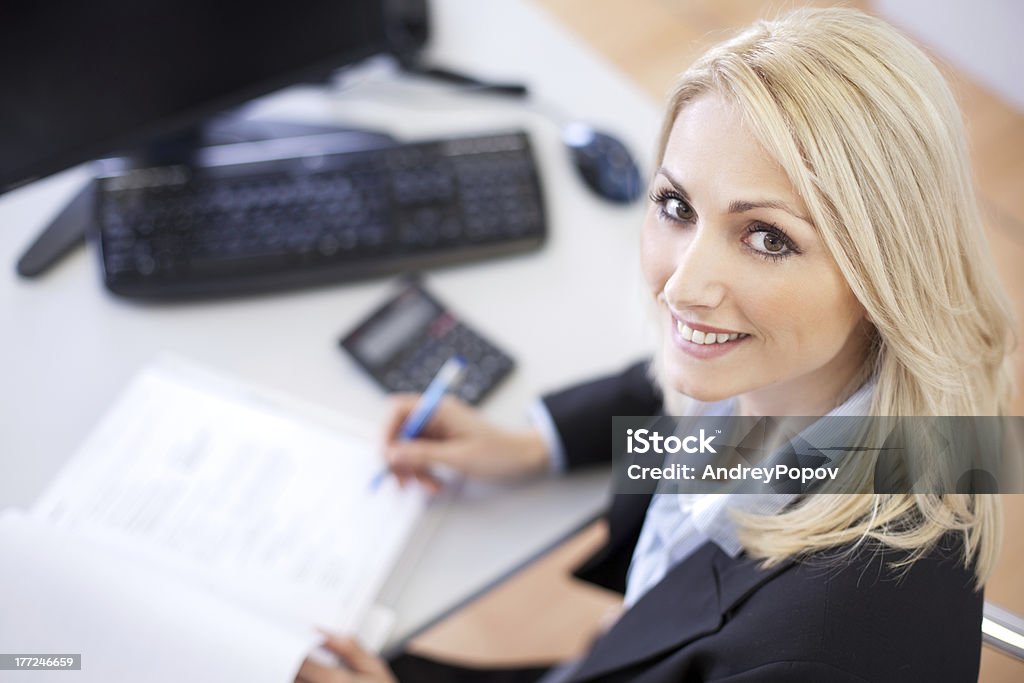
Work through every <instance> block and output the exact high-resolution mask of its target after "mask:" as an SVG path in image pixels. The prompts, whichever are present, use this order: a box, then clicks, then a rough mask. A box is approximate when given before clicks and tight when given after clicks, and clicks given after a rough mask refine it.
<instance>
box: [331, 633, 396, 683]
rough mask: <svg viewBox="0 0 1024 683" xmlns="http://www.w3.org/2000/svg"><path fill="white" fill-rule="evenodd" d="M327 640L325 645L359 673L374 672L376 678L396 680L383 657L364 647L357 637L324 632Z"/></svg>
mask: <svg viewBox="0 0 1024 683" xmlns="http://www.w3.org/2000/svg"><path fill="white" fill-rule="evenodd" d="M324 635H325V636H326V637H327V640H326V641H325V642H324V647H326V648H327V649H328V650H330V651H331V652H333V653H334V654H336V655H338V656H339V657H341V659H342V660H343V661H344V662H345V664H347V665H348V667H349V668H350V669H352V670H353V671H355V672H357V673H364V674H374V675H375V676H376V678H375V679H374V680H378V679H379V680H382V681H383V680H394V678H393V676H392V675H391V669H389V668H388V665H387V664H386V663H385V662H384V660H383V659H381V658H380V657H378V656H377V655H375V654H373V653H372V652H370V651H369V650H366V649H364V648H363V647H362V646H361V645H360V644H359V643H358V642H356V640H355V638H349V637H345V636H337V635H334V634H331V633H324Z"/></svg>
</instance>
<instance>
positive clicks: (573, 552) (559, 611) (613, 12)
mask: <svg viewBox="0 0 1024 683" xmlns="http://www.w3.org/2000/svg"><path fill="white" fill-rule="evenodd" d="M534 1H535V2H536V4H537V5H539V6H540V7H542V8H544V10H545V11H547V12H548V13H549V14H550V15H551V16H552V17H553V18H554V19H555V20H556V21H558V22H560V23H561V24H563V25H564V26H566V27H567V28H568V29H570V30H571V31H572V32H574V33H575V34H576V35H578V36H579V37H580V38H581V39H582V40H583V41H584V42H586V43H588V44H589V45H590V46H591V47H592V48H593V49H594V50H595V51H597V52H598V53H600V54H602V55H603V56H604V57H605V59H607V60H608V61H610V62H611V63H612V64H613V65H615V66H616V67H617V68H618V69H620V70H621V71H622V72H624V73H625V74H626V75H627V76H628V77H630V78H632V79H633V81H634V82H636V83H637V84H639V85H640V86H641V87H642V88H643V89H644V90H646V91H647V92H648V93H649V94H650V95H651V96H653V97H654V98H656V99H657V101H659V102H660V101H663V100H664V97H665V94H666V93H667V92H668V89H669V87H670V85H671V83H672V81H673V78H674V77H675V75H676V74H678V73H679V72H680V71H682V70H683V69H684V68H685V67H686V66H687V65H688V64H689V63H690V62H691V61H692V60H693V59H694V58H695V57H696V56H698V55H699V54H701V53H702V52H703V51H704V49H705V48H706V47H708V46H709V45H711V44H712V43H714V42H716V41H718V40H720V39H722V38H724V37H726V36H727V35H729V34H730V33H731V32H732V31H734V30H736V29H738V28H741V27H743V26H746V25H748V24H750V23H751V22H753V21H754V20H756V19H758V18H766V17H770V16H773V15H774V13H775V12H776V11H777V10H779V9H780V8H786V7H789V6H797V5H795V4H793V3H789V2H780V1H779V0H773V1H771V2H756V1H753V0H629V1H628V2H627V1H624V0H534ZM805 4H806V5H815V6H829V5H834V4H836V3H833V2H821V1H814V0H811V1H809V2H801V3H799V5H805ZM845 4H846V5H849V6H855V7H860V8H862V9H866V10H868V9H869V8H867V7H866V6H865V3H864V2H862V1H854V2H847V3H845ZM945 71H946V73H947V75H948V76H949V78H950V80H951V81H952V83H953V85H954V88H955V90H956V92H957V94H958V96H959V99H960V102H961V106H962V108H963V111H964V115H965V117H966V120H967V125H968V131H969V135H970V142H971V147H972V154H973V161H974V166H975V173H976V177H977V182H978V187H979V193H980V195H981V198H982V203H983V206H984V209H985V213H986V218H987V221H988V226H989V233H988V234H989V240H990V243H991V246H992V250H993V253H994V254H995V256H996V262H997V263H996V266H997V270H998V272H999V274H1000V276H1001V277H1002V279H1003V282H1004V284H1005V286H1006V287H1007V289H1008V291H1009V292H1010V295H1011V297H1012V298H1013V303H1014V307H1015V310H1016V315H1017V320H1018V331H1017V333H1018V338H1021V339H1024V327H1022V323H1024V267H1022V266H1024V192H1021V185H1022V180H1024V114H1022V113H1021V112H1019V111H1017V110H1015V109H1014V108H1013V107H1011V106H1010V105H1009V104H1008V103H1006V102H1005V101H1003V100H1001V99H1000V98H999V97H997V96H996V95H995V94H993V93H991V92H989V91H987V90H986V89H985V88H983V87H981V86H980V85H978V84H977V83H974V82H972V81H971V80H970V79H968V78H966V77H965V76H963V75H962V74H960V73H958V72H957V71H956V70H955V69H952V68H950V67H948V66H946V67H945ZM1015 361H1016V366H1015V367H1016V379H1017V386H1018V387H1021V388H1024V351H1018V352H1017V353H1016V355H1015ZM1013 414H1015V415H1021V414H1024V391H1019V392H1018V395H1017V397H1016V400H1015V402H1014V405H1013ZM1006 499H1007V500H1006V503H1007V504H1006V528H1005V532H1004V544H1003V553H1002V557H1001V560H1000V563H999V566H998V568H997V570H996V573H995V575H994V577H993V578H992V580H991V582H990V583H989V586H988V589H987V592H986V598H987V599H988V600H990V601H992V602H994V603H996V604H999V605H1002V606H1004V607H1007V608H1009V609H1011V610H1013V611H1015V612H1017V613H1018V614H1024V579H1022V577H1021V568H1022V567H1024V534H1022V533H1021V530H1022V529H1024V496H1006ZM602 534H603V530H602V529H600V528H597V527H595V528H592V529H590V530H588V531H587V532H586V533H584V534H581V535H580V537H578V538H577V539H575V540H574V541H573V542H572V543H569V544H567V545H566V546H565V547H563V548H561V549H559V551H558V552H556V553H554V554H553V555H551V556H550V557H548V558H546V559H545V560H543V561H541V562H540V563H538V564H537V565H536V566H534V567H531V568H530V569H528V570H527V571H525V572H523V573H522V574H521V575H519V576H516V577H514V578H513V579H512V580H510V581H509V582H508V584H506V585H505V586H503V587H501V588H500V589H498V590H496V591H493V592H492V593H491V594H490V595H488V596H487V597H486V598H484V599H481V600H480V601H478V602H477V603H475V604H474V605H472V606H471V607H470V608H468V609H467V610H464V612H463V613H462V614H460V615H457V616H456V617H453V618H452V619H449V620H448V621H447V622H446V623H444V624H441V625H440V626H438V627H436V628H435V629H433V630H432V631H431V632H429V633H427V634H425V635H424V636H423V637H422V638H420V639H418V640H417V642H416V644H415V645H416V647H417V648H418V649H419V650H420V651H422V652H425V653H427V654H433V655H435V656H448V657H458V658H461V659H463V660H465V661H471V662H477V663H498V662H527V661H534V660H536V659H537V658H538V657H545V658H550V659H552V660H554V659H558V658H562V657H565V656H569V655H571V654H574V653H578V652H580V651H582V650H583V649H584V648H585V646H586V643H587V641H588V640H589V638H590V637H591V636H592V634H593V633H594V632H595V630H596V629H597V628H598V624H599V622H600V621H601V619H602V615H604V614H605V613H606V612H607V611H608V610H613V609H614V607H615V605H616V602H617V601H616V598H615V597H614V596H612V595H610V594H607V593H605V592H603V591H600V590H598V589H594V588H591V587H587V586H582V585H580V584H578V583H577V582H572V581H570V580H569V579H568V578H567V577H566V570H567V568H568V567H570V566H572V565H573V563H574V562H575V561H576V560H577V559H578V558H581V557H583V556H585V555H586V553H587V552H588V550H589V549H591V548H593V547H595V546H596V544H598V543H599V542H600V538H601V536H602ZM538 613H543V614H544V615H545V620H544V623H540V624H538V623H537V620H536V618H535V615H536V614H538ZM526 624H529V625H530V631H529V632H525V631H524V629H523V628H520V627H518V625H526ZM513 633H514V634H515V637H512V635H511V634H513ZM979 680H981V681H983V682H984V683H997V682H998V683H1002V682H1004V681H1005V682H1010V681H1022V680H1024V664H1020V663H1017V662H1015V661H1013V660H1011V659H1009V658H1008V657H1005V656H1003V655H1000V654H998V653H996V652H993V651H991V650H989V649H988V648H986V649H985V651H984V653H983V655H982V669H981V676H980V679H979Z"/></svg>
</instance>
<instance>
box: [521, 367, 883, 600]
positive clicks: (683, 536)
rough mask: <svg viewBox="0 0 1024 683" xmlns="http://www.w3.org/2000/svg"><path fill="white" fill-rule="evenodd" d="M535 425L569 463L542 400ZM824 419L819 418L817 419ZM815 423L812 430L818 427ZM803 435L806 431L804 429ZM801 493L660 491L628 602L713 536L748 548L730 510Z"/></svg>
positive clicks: (861, 402) (636, 556) (868, 391)
mask: <svg viewBox="0 0 1024 683" xmlns="http://www.w3.org/2000/svg"><path fill="white" fill-rule="evenodd" d="M874 389H875V381H874V380H873V379H872V380H870V381H868V382H865V384H864V385H863V386H862V387H861V388H860V389H858V390H857V391H856V392H855V393H854V394H853V395H852V396H850V398H848V399H847V400H846V401H845V402H844V403H843V404H842V405H840V406H839V407H837V408H836V409H835V410H833V411H831V412H830V413H828V416H829V417H840V416H859V415H866V414H867V411H868V408H869V407H870V405H871V397H872V395H873V393H874ZM735 412H736V399H735V398H732V399H728V400H725V401H720V402H717V403H708V404H704V405H703V407H702V409H701V410H699V411H698V413H697V414H698V415H701V416H705V417H727V416H730V415H733V414H734V413H735ZM531 419H532V421H533V423H534V425H535V426H536V427H537V428H538V429H539V430H540V431H541V433H542V434H543V436H544V438H545V440H546V441H547V445H548V453H549V457H550V458H551V467H552V470H554V471H561V470H562V469H564V467H565V451H564V449H563V447H562V443H561V439H560V438H559V435H558V430H557V428H556V427H555V424H554V421H553V420H552V418H551V415H550V414H549V413H548V411H547V410H546V409H545V408H544V404H543V403H542V402H540V401H538V402H537V403H536V404H535V405H534V406H533V409H532V411H531ZM816 424H819V423H816ZM813 429H814V426H813V425H812V426H811V427H810V428H809V430H813ZM802 436H807V433H806V432H805V433H804V434H803V435H802ZM796 496H797V494H795V493H715V494H681V493H670V494H665V493H656V494H655V495H654V496H653V497H652V499H651V504H650V506H649V507H648V508H647V516H646V517H645V518H644V525H643V528H642V529H641V531H640V538H639V540H638V541H637V544H636V548H635V549H634V550H633V560H632V562H631V563H630V567H629V574H628V575H627V579H626V597H625V605H626V607H630V606H632V605H633V604H635V603H636V601H637V600H639V599H640V598H641V597H642V596H643V595H644V594H645V593H647V591H649V590H650V589H651V588H653V587H654V586H655V585H656V584H657V583H658V582H659V581H661V580H662V579H663V578H664V577H665V575H666V574H667V573H668V572H669V570H671V569H672V567H674V566H675V565H677V564H679V563H680V562H682V561H683V560H685V559H686V558H687V557H689V556H690V555H691V554H692V553H693V552H694V551H695V550H696V549H697V548H699V547H700V546H701V545H703V544H704V543H706V542H707V541H712V542H714V543H715V545H717V546H718V547H719V548H721V549H722V551H723V552H725V553H727V554H728V555H729V556H730V557H736V556H738V555H739V554H740V553H741V552H742V551H743V546H742V545H741V544H740V542H739V537H738V530H737V528H736V524H735V522H733V520H732V518H731V516H730V512H731V511H734V510H735V511H743V512H749V513H752V514H759V515H770V514H775V513H778V512H780V511H781V510H782V509H783V508H785V507H786V506H787V505H788V504H789V503H790V502H792V500H793V499H794V498H795V497H796Z"/></svg>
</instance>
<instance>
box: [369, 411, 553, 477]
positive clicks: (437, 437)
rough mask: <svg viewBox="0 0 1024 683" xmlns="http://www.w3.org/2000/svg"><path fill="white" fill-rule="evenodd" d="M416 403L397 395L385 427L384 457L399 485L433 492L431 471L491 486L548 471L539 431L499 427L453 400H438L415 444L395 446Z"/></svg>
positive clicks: (410, 441)
mask: <svg viewBox="0 0 1024 683" xmlns="http://www.w3.org/2000/svg"><path fill="white" fill-rule="evenodd" d="M418 400H419V396H418V395H416V394H395V395H394V396H393V397H392V404H391V412H390V414H389V415H388V418H387V421H386V422H385V428H384V457H385V458H386V459H387V461H388V464H389V466H390V467H391V471H392V472H394V473H395V475H396V476H397V477H398V479H399V482H400V483H405V481H407V480H408V479H409V478H416V479H418V480H419V481H421V482H422V483H423V484H425V485H426V486H427V487H428V488H429V489H431V490H433V491H436V490H437V489H438V488H440V484H439V482H438V480H437V479H436V478H435V477H433V476H432V475H431V474H430V468H431V467H432V466H434V465H446V466H448V467H450V468H452V469H454V470H455V471H457V472H459V473H461V474H463V475H465V476H467V477H471V478H475V479H489V480H508V479H518V478H523V477H527V476H530V475H535V474H540V473H542V472H544V471H545V470H546V469H547V468H548V462H549V460H548V454H547V447H546V445H545V443H544V439H543V438H542V437H541V435H540V433H539V432H538V431H537V430H534V429H525V430H521V431H514V430H510V429H504V428H502V427H498V426H496V425H494V424H491V423H490V422H488V421H487V420H486V419H484V417H483V416H482V415H481V414H480V413H479V412H478V411H477V410H476V409H474V408H473V407H472V406H470V405H469V404H467V403H465V402H464V401H461V400H460V399H458V398H455V397H454V396H451V395H446V396H445V397H444V398H442V399H441V403H440V404H439V405H438V407H437V410H436V411H434V414H433V416H432V417H431V418H430V422H428V423H427V426H426V428H425V429H424V430H423V434H422V435H421V436H420V437H419V438H416V439H409V440H404V441H402V440H399V438H398V437H399V432H400V430H401V426H402V423H403V422H405V419H406V418H407V417H408V416H409V413H411V412H412V411H413V408H414V407H415V406H416V402H417V401H418Z"/></svg>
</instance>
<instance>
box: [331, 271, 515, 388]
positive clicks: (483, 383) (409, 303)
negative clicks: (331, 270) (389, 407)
mask: <svg viewBox="0 0 1024 683" xmlns="http://www.w3.org/2000/svg"><path fill="white" fill-rule="evenodd" d="M340 344H341V347H342V348H343V349H345V350H346V351H347V352H348V353H349V354H350V355H351V356H352V358H354V359H355V361H356V362H357V363H358V364H359V365H360V366H362V367H363V368H364V369H365V370H366V371H367V372H369V373H370V375H371V376H372V377H373V378H374V379H375V380H376V381H377V383H378V384H380V385H381V386H382V387H384V389H386V390H387V391H389V392H393V391H411V392H417V393H419V392H422V391H423V390H424V389H426V388H427V385H428V384H430V380H432V379H433V378H434V375H436V374H437V371H438V370H440V369H441V366H442V365H443V364H444V363H445V361H447V360H448V359H449V358H451V357H452V356H454V355H460V356H462V357H463V358H464V359H465V360H466V372H465V375H464V377H463V379H462V382H461V383H460V384H459V386H458V388H457V390H455V391H454V392H453V393H454V394H455V395H457V396H459V397H460V398H462V399H463V400H465V401H467V402H469V403H473V404H477V403H479V402H480V401H482V400H483V399H484V397H486V396H487V394H489V393H490V392H491V391H492V390H493V389H494V387H496V386H497V385H498V384H499V383H500V382H501V381H502V380H503V379H504V378H505V376H506V375H508V374H509V373H510V372H511V371H512V368H513V367H514V366H515V363H514V362H513V361H512V359H511V358H510V357H509V355H508V354H506V353H505V352H503V351H501V350H500V349H499V348H498V347H496V346H495V345H494V344H492V343H491V342H489V341H487V340H486V339H484V338H483V337H481V336H480V335H479V334H478V333H477V332H475V331H474V330H472V329H471V328H469V327H468V326H467V325H466V324H465V323H462V322H460V321H459V320H458V319H457V318H456V317H455V316H454V315H453V314H452V313H451V312H450V311H449V310H448V309H447V308H445V307H444V306H443V305H441V303H439V302H438V300H437V299H435V298H434V297H433V296H431V295H430V294H428V293H427V292H426V290H424V289H423V287H422V285H420V284H419V283H417V282H413V283H411V284H409V285H408V286H407V287H406V288H405V289H403V290H402V291H401V292H399V293H398V295H397V296H395V297H394V298H393V299H391V300H390V301H388V302H387V303H385V304H384V305H383V306H381V307H380V308H379V309H377V310H376V311H374V312H373V313H372V314H371V315H370V317H368V318H367V319H366V320H364V321H363V322H362V323H360V324H359V325H358V326H357V327H356V328H355V329H354V330H352V331H351V332H350V333H349V334H347V335H346V336H345V337H343V338H342V339H341V342H340Z"/></svg>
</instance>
